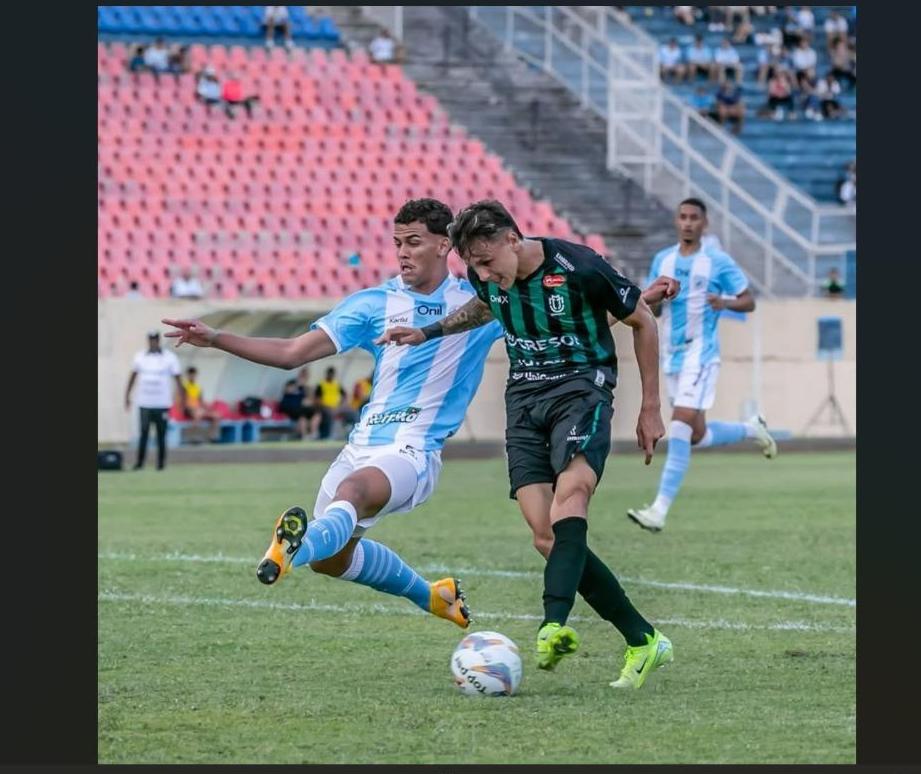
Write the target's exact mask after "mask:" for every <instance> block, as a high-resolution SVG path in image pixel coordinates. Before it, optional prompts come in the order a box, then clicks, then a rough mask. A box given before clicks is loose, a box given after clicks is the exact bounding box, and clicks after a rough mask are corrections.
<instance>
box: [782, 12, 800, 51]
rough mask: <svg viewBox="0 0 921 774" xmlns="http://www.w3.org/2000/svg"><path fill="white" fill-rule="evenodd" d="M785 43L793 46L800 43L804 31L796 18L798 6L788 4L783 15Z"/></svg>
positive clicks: (787, 45) (789, 46) (788, 46)
mask: <svg viewBox="0 0 921 774" xmlns="http://www.w3.org/2000/svg"><path fill="white" fill-rule="evenodd" d="M782 23H783V44H784V46H786V47H787V48H791V47H793V46H796V45H798V44H799V40H800V37H802V34H803V31H802V30H801V29H800V26H799V22H798V21H797V18H796V6H795V5H788V6H787V7H786V8H785V9H784V15H783V22H782Z"/></svg>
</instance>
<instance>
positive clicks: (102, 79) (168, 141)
mask: <svg viewBox="0 0 921 774" xmlns="http://www.w3.org/2000/svg"><path fill="white" fill-rule="evenodd" d="M97 55H98V61H97V64H98V81H99V83H98V95H99V96H98V118H97V124H98V188H99V191H98V212H99V221H98V229H99V240H98V250H99V256H98V258H99V260H98V279H99V283H98V287H99V294H100V296H103V297H105V296H110V295H121V294H122V293H123V292H124V291H125V290H126V289H127V288H128V285H129V283H130V281H131V280H136V281H137V282H138V283H139V285H140V289H141V292H142V294H143V295H145V296H148V297H158V296H159V297H162V296H166V295H168V293H169V283H170V272H171V271H174V270H175V269H176V268H179V267H183V266H187V265H197V266H198V267H199V270H200V274H201V275H202V276H203V278H204V279H205V281H206V283H207V284H208V285H209V286H210V295H211V296H213V297H221V298H236V297H239V296H241V295H244V296H257V297H267V298H271V297H289V298H290V297H309V296H315V297H320V296H329V297H338V296H342V295H345V294H347V293H349V292H352V291H354V290H357V289H359V288H361V287H366V286H368V285H371V284H375V283H377V282H380V281H381V280H382V279H384V278H385V277H387V276H389V275H391V274H392V273H393V268H392V263H393V248H392V245H391V242H392V239H391V227H392V218H393V214H394V213H395V212H396V210H397V209H398V208H399V206H400V205H401V204H402V203H403V202H404V201H405V200H406V199H409V198H414V197H420V196H433V197H437V198H440V199H442V200H444V201H446V202H447V203H448V204H449V205H451V206H452V207H455V208H457V207H459V206H462V205H464V204H467V203H469V202H470V201H473V200H475V199H481V198H484V197H490V196H495V197H498V198H501V199H502V200H503V201H505V202H506V203H507V204H508V206H509V207H510V208H511V209H512V211H513V212H515V213H516V215H517V216H518V218H519V220H520V223H521V226H522V228H523V229H524V230H525V231H527V232H529V233H543V232H548V233H555V234H559V235H560V236H562V237H564V238H571V239H576V238H577V237H576V235H575V234H574V232H573V230H572V228H571V227H570V225H569V224H568V223H567V222H566V221H565V220H563V219H562V218H560V217H559V216H558V215H557V214H556V213H555V212H554V210H553V208H552V207H551V205H550V204H549V203H547V202H543V201H535V200H534V199H533V198H532V197H531V195H530V194H529V193H528V191H527V190H525V189H524V188H522V187H521V186H520V185H518V184H517V183H516V181H515V179H514V177H513V176H512V175H511V173H510V172H509V171H508V170H507V169H506V168H505V167H504V166H503V163H502V161H501V159H500V158H498V157H497V156H495V155H493V154H489V153H487V152H486V150H485V149H484V146H483V145H482V143H480V142H479V141H478V140H476V139H474V138H472V137H470V136H468V134H467V133H466V131H465V130H464V129H463V128H461V127H460V126H457V125H454V124H452V123H451V122H450V121H449V120H448V118H447V115H446V114H445V112H444V111H443V110H442V109H441V107H440V106H439V104H438V103H437V101H436V100H435V98H434V97H432V96H430V95H425V94H422V93H420V92H419V91H417V89H416V87H415V84H414V83H413V82H412V81H411V80H409V79H408V78H407V77H406V76H405V75H404V73H403V71H402V70H401V68H400V67H399V66H396V65H387V66H381V65H376V64H372V63H371V62H370V61H369V60H368V57H367V55H366V54H365V53H364V52H361V51H358V52H355V53H353V54H352V55H351V56H350V55H347V54H346V53H345V52H344V51H342V50H341V49H333V50H331V51H328V52H327V51H324V50H320V49H316V48H312V49H306V50H305V49H304V48H295V49H294V50H293V51H292V52H290V53H288V52H284V51H282V50H279V49H275V50H272V51H268V52H267V51H265V50H264V49H262V48H258V47H254V48H246V47H243V46H225V45H211V46H205V45H202V44H195V45H193V46H192V47H191V49H190V57H191V64H192V71H193V72H195V71H198V70H200V69H201V68H203V67H204V66H205V65H206V64H210V65H211V66H212V67H214V68H215V70H216V71H217V72H218V73H219V74H222V73H225V72H228V71H230V70H232V71H234V72H236V73H238V75H239V76H240V78H241V79H242V80H243V81H244V83H245V87H246V89H247V90H248V91H250V92H254V93H256V94H257V95H258V96H259V100H260V101H259V106H258V107H257V108H256V112H255V115H254V117H253V118H252V119H248V118H245V117H243V116H240V117H237V118H236V119H229V118H227V117H226V116H225V115H224V114H223V113H222V112H221V111H214V112H212V113H211V114H208V113H207V112H206V109H205V107H204V106H203V105H201V104H200V103H198V102H196V101H195V77H194V75H192V74H184V75H179V76H165V77H161V78H159V80H157V79H155V78H154V76H153V75H152V74H150V73H137V74H133V73H130V72H128V71H127V70H126V67H125V62H126V59H127V57H128V48H127V46H126V45H125V43H123V42H121V41H116V42H111V41H110V42H106V43H100V44H99V45H98V49H97ZM584 241H585V242H586V243H587V244H589V245H591V246H592V247H594V248H595V249H597V250H599V251H601V252H606V248H605V245H604V241H603V239H602V238H601V237H600V236H598V235H597V234H594V235H588V236H587V237H586V238H585V240H584ZM356 251H357V252H358V254H359V255H360V261H359V262H358V265H353V263H354V261H349V260H347V256H349V255H351V254H353V253H354V252H356Z"/></svg>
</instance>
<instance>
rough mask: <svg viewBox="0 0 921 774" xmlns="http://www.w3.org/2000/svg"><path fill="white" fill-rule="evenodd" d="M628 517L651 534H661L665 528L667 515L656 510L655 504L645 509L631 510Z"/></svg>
mask: <svg viewBox="0 0 921 774" xmlns="http://www.w3.org/2000/svg"><path fill="white" fill-rule="evenodd" d="M627 516H629V517H630V518H631V519H632V520H633V521H635V522H636V523H637V524H639V525H640V526H641V527H642V528H643V529H648V530H649V531H650V532H661V531H662V528H663V527H665V516H666V513H665V511H663V510H660V509H659V508H656V507H655V504H653V505H647V506H646V507H645V508H631V509H630V510H628V511H627Z"/></svg>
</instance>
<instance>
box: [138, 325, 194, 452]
mask: <svg viewBox="0 0 921 774" xmlns="http://www.w3.org/2000/svg"><path fill="white" fill-rule="evenodd" d="M181 372H182V369H181V368H180V367H179V358H178V357H176V355H174V354H173V353H172V352H166V351H164V350H162V349H161V348H160V332H159V331H150V333H148V334H147V351H146V352H138V353H137V355H135V356H134V364H133V365H132V369H131V377H130V378H129V379H128V387H127V388H126V389H125V411H130V410H131V390H132V389H133V388H134V384H135V382H137V384H138V396H137V406H138V408H139V409H140V410H141V435H140V439H139V442H138V455H137V461H136V462H135V463H134V469H135V470H140V469H141V468H143V467H144V458H145V457H146V456H147V437H148V435H149V434H150V424H151V422H152V423H153V424H154V425H155V426H156V428H157V470H163V466H164V465H166V419H167V413H168V412H169V408H170V406H171V405H172V404H173V384H175V385H176V388H177V390H178V392H179V396H180V400H181V401H182V403H183V404H184V403H185V388H184V387H183V386H182V380H181V379H180V378H179V374H180V373H181Z"/></svg>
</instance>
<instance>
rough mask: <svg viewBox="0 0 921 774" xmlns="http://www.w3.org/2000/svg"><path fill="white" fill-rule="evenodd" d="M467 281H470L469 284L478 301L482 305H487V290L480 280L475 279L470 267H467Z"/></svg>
mask: <svg viewBox="0 0 921 774" xmlns="http://www.w3.org/2000/svg"><path fill="white" fill-rule="evenodd" d="M467 279H468V280H470V284H471V285H473V289H474V290H475V291H476V294H477V298H479V299H480V301H482V302H483V303H484V304H488V303H489V288H488V287H487V286H486V283H485V282H483V281H482V280H480V278H479V277H477V275H476V272H475V271H474V270H473V268H472V267H470V266H468V267H467Z"/></svg>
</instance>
